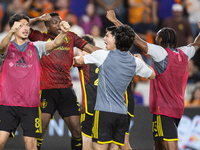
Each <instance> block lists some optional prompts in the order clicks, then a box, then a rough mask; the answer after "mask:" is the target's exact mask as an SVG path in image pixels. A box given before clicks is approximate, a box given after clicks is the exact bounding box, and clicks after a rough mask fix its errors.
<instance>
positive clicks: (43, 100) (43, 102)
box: [41, 99, 47, 109]
mask: <svg viewBox="0 0 200 150" xmlns="http://www.w3.org/2000/svg"><path fill="white" fill-rule="evenodd" d="M41 107H42V108H43V109H44V108H46V107H47V101H46V99H42V102H41Z"/></svg>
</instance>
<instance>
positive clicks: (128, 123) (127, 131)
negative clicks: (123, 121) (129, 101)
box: [126, 114, 132, 135]
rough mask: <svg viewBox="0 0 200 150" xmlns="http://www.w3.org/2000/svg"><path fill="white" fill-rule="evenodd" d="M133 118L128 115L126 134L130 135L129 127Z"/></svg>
mask: <svg viewBox="0 0 200 150" xmlns="http://www.w3.org/2000/svg"><path fill="white" fill-rule="evenodd" d="M131 118H132V117H131V116H130V115H129V114H127V127H126V134H128V135H129V127H130V121H131Z"/></svg>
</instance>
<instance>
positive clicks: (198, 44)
mask: <svg viewBox="0 0 200 150" xmlns="http://www.w3.org/2000/svg"><path fill="white" fill-rule="evenodd" d="M198 28H199V29H200V22H199V23H198ZM191 45H192V46H194V48H195V51H198V50H199V48H200V33H199V34H198V35H197V37H196V38H195V40H194V43H192V44H191Z"/></svg>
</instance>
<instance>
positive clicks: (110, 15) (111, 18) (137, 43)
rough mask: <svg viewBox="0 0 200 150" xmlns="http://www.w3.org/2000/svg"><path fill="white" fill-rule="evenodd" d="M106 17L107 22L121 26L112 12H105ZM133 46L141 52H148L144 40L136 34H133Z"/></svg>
mask: <svg viewBox="0 0 200 150" xmlns="http://www.w3.org/2000/svg"><path fill="white" fill-rule="evenodd" d="M106 17H107V18H108V20H109V21H111V22H112V23H114V24H115V25H116V26H121V25H123V23H121V22H120V21H119V20H118V19H117V18H116V16H115V12H114V11H113V10H109V11H107V15H106ZM133 44H134V45H135V46H137V47H138V48H139V49H140V50H142V51H143V52H145V53H147V51H148V47H147V43H146V42H145V41H144V40H142V39H141V38H140V37H139V36H138V35H137V34H136V33H135V40H134V42H133Z"/></svg>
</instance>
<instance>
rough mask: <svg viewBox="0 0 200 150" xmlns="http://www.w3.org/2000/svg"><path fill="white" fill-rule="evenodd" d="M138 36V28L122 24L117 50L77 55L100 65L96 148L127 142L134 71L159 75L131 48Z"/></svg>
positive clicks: (81, 60) (116, 146)
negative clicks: (128, 95) (129, 88)
mask: <svg viewBox="0 0 200 150" xmlns="http://www.w3.org/2000/svg"><path fill="white" fill-rule="evenodd" d="M134 37H135V34H134V31H133V30H132V29H131V28H130V27H129V26H120V27H118V28H117V29H116V31H115V36H114V37H113V40H114V43H115V44H114V49H115V50H113V51H105V50H97V51H95V52H93V53H92V54H90V55H86V56H79V57H75V58H74V60H75V61H76V63H78V64H95V65H97V67H98V68H99V83H98V88H97V99H96V104H95V116H94V126H93V139H92V140H93V148H94V149H95V150H100V149H101V150H107V149H108V148H109V146H110V145H111V144H110V143H112V147H110V149H114V150H115V149H116V150H118V149H119V145H122V146H123V145H124V144H123V143H124V136H125V131H126V127H127V106H126V102H125V100H124V93H125V90H126V88H127V86H128V85H129V83H130V82H131V80H132V78H133V76H134V75H141V76H142V77H144V78H150V79H154V78H155V73H154V71H153V69H152V68H151V67H149V66H147V65H146V64H145V63H144V61H142V60H141V56H138V57H140V58H137V57H134V56H132V55H131V54H130V53H129V52H128V50H129V49H130V47H131V45H132V43H133V41H134ZM107 44H108V43H107ZM115 45H116V46H115ZM90 53H91V52H90ZM136 56H137V55H136Z"/></svg>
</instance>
